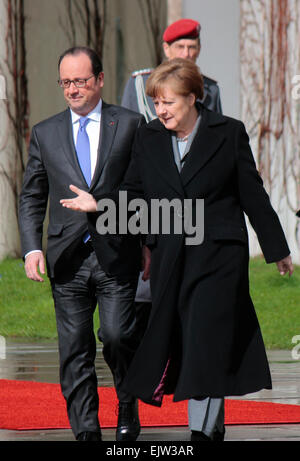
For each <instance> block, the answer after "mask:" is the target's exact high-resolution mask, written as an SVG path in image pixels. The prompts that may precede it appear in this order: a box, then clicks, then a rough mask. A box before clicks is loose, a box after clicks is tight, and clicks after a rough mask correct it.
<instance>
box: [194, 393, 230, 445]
mask: <svg viewBox="0 0 300 461" xmlns="http://www.w3.org/2000/svg"><path fill="white" fill-rule="evenodd" d="M188 417H189V428H190V430H191V431H199V432H203V433H204V434H205V435H207V436H208V437H211V436H212V435H213V433H214V431H215V430H218V431H219V432H222V430H223V427H224V398H212V397H206V398H203V399H190V400H189V401H188Z"/></svg>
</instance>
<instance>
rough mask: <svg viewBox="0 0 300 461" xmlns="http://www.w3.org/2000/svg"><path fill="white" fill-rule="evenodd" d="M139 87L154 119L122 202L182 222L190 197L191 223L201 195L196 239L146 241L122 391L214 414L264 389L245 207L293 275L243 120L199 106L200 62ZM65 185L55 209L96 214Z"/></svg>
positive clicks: (275, 258)
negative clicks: (137, 336)
mask: <svg viewBox="0 0 300 461" xmlns="http://www.w3.org/2000/svg"><path fill="white" fill-rule="evenodd" d="M147 92H148V94H149V95H150V96H151V97H153V99H154V105H155V108H156V111H157V116H158V119H156V120H154V121H152V122H150V123H148V124H147V125H144V126H143V127H141V128H140V129H139V131H138V134H137V137H136V141H135V144H134V148H133V157H132V161H131V164H130V166H129V169H128V171H127V174H126V177H125V180H124V183H123V186H122V189H123V190H124V191H125V190H126V191H127V192H128V197H129V198H130V199H131V198H135V197H143V198H144V199H145V201H146V203H147V205H148V210H150V209H151V203H153V200H154V199H158V200H161V199H167V200H168V202H169V203H170V202H171V201H172V200H174V199H176V201H175V202H172V203H177V206H178V204H182V206H181V207H180V206H178V208H177V209H176V206H175V207H173V210H174V216H176V218H174V219H173V221H172V220H171V221H172V222H173V223H175V221H176V219H177V224H178V219H182V220H183V223H184V222H185V223H186V222H187V221H188V220H187V218H188V219H191V207H190V206H189V207H188V206H187V205H186V204H187V203H188V204H189V205H190V204H191V203H192V205H193V212H192V219H193V220H194V221H193V222H195V220H196V218H197V213H200V214H201V207H200V205H199V204H200V202H199V201H198V202H197V199H203V200H204V220H202V221H201V226H202V225H203V229H204V238H203V241H201V242H199V241H198V242H197V240H194V241H193V239H187V237H188V236H187V228H186V227H185V226H184V225H183V226H182V232H181V233H177V232H175V229H174V228H173V229H172V226H171V231H170V233H168V234H164V233H163V232H162V229H160V230H159V231H158V233H153V232H152V234H151V233H149V235H148V236H147V238H146V245H147V247H148V249H150V250H151V277H150V282H151V291H152V297H153V300H152V312H151V315H150V320H149V324H148V328H147V330H146V332H145V335H144V337H143V340H142V342H141V344H140V347H139V348H138V350H137V352H136V355H135V357H134V359H133V362H132V364H131V367H130V369H129V373H128V375H127V377H126V379H125V382H124V387H126V390H127V391H129V392H130V393H132V395H134V396H136V397H138V398H140V399H142V400H143V401H145V402H148V403H151V404H154V405H161V401H162V397H163V394H166V393H169V394H170V393H172V394H174V401H179V400H185V399H192V400H194V401H200V402H201V401H202V400H205V398H209V399H210V401H212V402H213V401H216V402H217V408H218V411H217V412H216V413H221V412H222V402H223V398H224V396H236V395H243V394H247V393H250V392H256V391H258V390H260V389H262V388H267V389H270V388H271V377H270V371H269V366H268V361H267V357H266V353H265V348H264V344H263V339H262V336H261V331H260V328H259V324H258V321H257V317H256V314H255V310H254V307H253V304H252V301H251V298H250V294H249V279H248V264H249V249H248V235H247V228H246V223H245V218H244V213H246V214H247V216H248V217H249V220H250V222H251V225H252V226H253V228H254V230H255V232H256V234H257V237H258V240H259V243H260V246H261V249H262V251H263V254H264V257H265V260H266V262H267V263H273V262H276V263H277V266H278V269H279V271H280V273H281V274H285V273H286V272H289V274H290V275H291V274H292V271H293V266H292V261H291V257H290V256H289V254H290V251H289V248H288V245H287V242H286V239H285V236H284V233H283V230H282V227H281V225H280V222H279V219H278V217H277V214H276V213H275V211H274V210H273V208H272V206H271V204H270V201H269V197H268V195H267V193H266V191H265V190H264V188H263V183H262V180H261V178H260V176H259V174H258V172H257V170H256V166H255V162H254V159H253V155H252V152H251V149H250V146H249V138H248V135H247V133H246V131H245V128H244V125H243V124H242V123H241V122H240V121H237V120H234V119H231V118H229V117H225V116H223V115H220V114H217V113H214V112H211V111H209V110H208V109H206V108H204V107H203V106H202V105H201V104H198V102H197V101H198V100H201V98H202V94H203V85H202V77H201V75H200V73H199V71H198V68H197V66H196V65H194V64H193V63H191V62H188V61H186V60H182V59H174V60H172V61H168V62H165V63H163V64H161V65H160V66H159V67H158V68H157V69H156V70H155V71H154V72H153V73H152V75H151V77H150V78H149V80H148V84H147ZM73 190H74V192H76V193H77V194H78V197H77V198H76V199H74V200H64V201H62V202H63V205H64V206H68V207H70V208H73V209H74V210H80V211H95V210H96V202H95V199H98V197H96V198H95V199H94V198H92V197H91V196H89V195H88V194H86V193H84V192H82V191H80V190H78V189H77V188H74V187H73ZM187 199H189V201H188V202H187V201H186V200H187ZM184 212H186V213H188V214H189V216H186V215H185V214H184ZM150 214H151V213H150ZM171 216H172V215H171ZM198 217H199V216H198ZM150 219H151V216H150ZM152 220H153V216H152ZM197 222H198V223H199V221H197ZM174 226H175V224H174ZM197 229H198V234H199V233H200V230H199V228H197ZM196 233H197V232H196ZM198 237H199V235H198ZM94 238H97V237H96V233H95V232H94ZM195 242H196V244H195ZM206 400H207V399H206ZM218 402H219V403H218ZM196 419H197V418H196ZM214 424H215V425H216V424H217V420H215V422H214ZM214 424H212V427H211V428H210V430H207V431H204V430H202V428H203V426H200V427H198V426H196V428H195V427H191V428H192V430H193V431H196V432H193V436H192V440H202V439H203V438H204V439H207V437H210V439H209V440H211V439H214V431H215V429H216V428H215V427H213V426H214ZM218 428H219V432H221V431H222V429H221V428H220V425H219V426H218Z"/></svg>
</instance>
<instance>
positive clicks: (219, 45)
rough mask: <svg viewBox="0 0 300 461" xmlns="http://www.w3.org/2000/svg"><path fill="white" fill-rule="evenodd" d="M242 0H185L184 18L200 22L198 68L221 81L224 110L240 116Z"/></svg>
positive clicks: (219, 82) (183, 7) (226, 112)
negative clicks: (240, 15)
mask: <svg viewBox="0 0 300 461" xmlns="http://www.w3.org/2000/svg"><path fill="white" fill-rule="evenodd" d="M239 12H240V0H226V1H223V0H209V1H207V0H182V14H183V17H184V18H191V19H195V20H197V21H199V22H200V24H201V54H200V57H199V60H198V64H199V67H200V69H201V71H202V72H203V74H204V75H207V77H210V78H212V79H214V80H217V81H218V84H219V86H220V90H221V99H222V106H223V112H224V114H226V115H229V116H231V117H235V118H239V117H240V52H239V49H240V36H239V34H240V25H239V23H240V18H239Z"/></svg>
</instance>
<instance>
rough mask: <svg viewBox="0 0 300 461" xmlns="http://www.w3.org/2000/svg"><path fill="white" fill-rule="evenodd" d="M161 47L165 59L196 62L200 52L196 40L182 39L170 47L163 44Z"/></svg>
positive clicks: (199, 46) (198, 43) (198, 42)
mask: <svg viewBox="0 0 300 461" xmlns="http://www.w3.org/2000/svg"><path fill="white" fill-rule="evenodd" d="M163 47H164V52H165V55H166V58H167V59H169V60H170V59H174V58H183V59H190V60H191V61H193V62H196V60H197V58H198V56H199V54H200V50H201V45H200V40H199V39H198V38H195V39H194V38H193V39H192V38H182V39H180V40H176V42H173V43H171V44H170V45H169V44H168V43H166V42H164V43H163Z"/></svg>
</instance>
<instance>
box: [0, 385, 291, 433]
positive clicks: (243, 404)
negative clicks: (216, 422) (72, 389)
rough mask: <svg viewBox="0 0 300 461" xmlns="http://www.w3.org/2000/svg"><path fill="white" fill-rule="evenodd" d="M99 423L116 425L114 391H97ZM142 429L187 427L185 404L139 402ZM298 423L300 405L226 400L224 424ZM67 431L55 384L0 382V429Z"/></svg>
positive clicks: (101, 389) (67, 424)
mask: <svg viewBox="0 0 300 461" xmlns="http://www.w3.org/2000/svg"><path fill="white" fill-rule="evenodd" d="M99 396H100V412H99V416H100V422H101V426H102V427H103V428H108V427H115V426H116V420H117V417H116V411H115V410H116V406H117V399H116V394H115V391H114V389H112V388H105V387H101V388H99ZM139 408H140V419H141V424H142V426H148V427H149V426H152V427H155V426H186V425H187V402H179V403H174V402H173V401H172V396H168V397H165V400H164V403H163V406H162V408H156V407H152V406H150V405H146V404H143V403H140V407H139ZM275 423H277V424H280V423H281V424H284V423H300V405H286V404H275V403H269V402H253V401H245V400H232V399H227V400H226V401H225V424H227V425H230V424H275ZM63 428H69V423H68V419H67V415H66V406H65V402H64V399H63V397H62V395H61V393H60V387H59V385H58V384H44V383H36V382H31V381H10V380H0V429H14V430H29V429H63Z"/></svg>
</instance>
